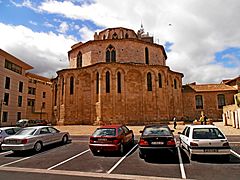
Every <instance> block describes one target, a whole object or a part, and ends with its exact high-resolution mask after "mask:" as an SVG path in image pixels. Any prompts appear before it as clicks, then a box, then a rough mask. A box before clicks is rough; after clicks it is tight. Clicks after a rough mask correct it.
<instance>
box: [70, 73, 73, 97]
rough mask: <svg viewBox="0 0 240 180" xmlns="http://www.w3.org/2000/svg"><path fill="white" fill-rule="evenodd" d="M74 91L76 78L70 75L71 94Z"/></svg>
mask: <svg viewBox="0 0 240 180" xmlns="http://www.w3.org/2000/svg"><path fill="white" fill-rule="evenodd" d="M73 91H74V78H73V76H72V77H70V94H73Z"/></svg>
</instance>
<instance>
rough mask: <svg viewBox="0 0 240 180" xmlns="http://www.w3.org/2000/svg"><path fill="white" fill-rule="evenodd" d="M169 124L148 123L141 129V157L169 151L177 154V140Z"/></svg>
mask: <svg viewBox="0 0 240 180" xmlns="http://www.w3.org/2000/svg"><path fill="white" fill-rule="evenodd" d="M173 131H174V130H171V129H170V128H169V127H168V125H158V124H156V125H147V126H145V127H144V129H143V131H140V133H141V137H140V140H139V143H138V147H139V157H140V158H142V159H145V158H147V157H149V156H150V155H154V154H159V153H162V152H164V151H166V150H167V151H169V152H171V153H173V154H174V155H176V152H177V148H176V140H175V138H174V135H173V133H172V132H173Z"/></svg>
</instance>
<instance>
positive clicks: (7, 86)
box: [5, 77, 10, 89]
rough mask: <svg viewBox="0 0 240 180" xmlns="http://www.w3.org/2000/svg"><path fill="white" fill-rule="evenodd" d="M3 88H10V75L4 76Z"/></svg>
mask: <svg viewBox="0 0 240 180" xmlns="http://www.w3.org/2000/svg"><path fill="white" fill-rule="evenodd" d="M5 89H10V77H6V79H5Z"/></svg>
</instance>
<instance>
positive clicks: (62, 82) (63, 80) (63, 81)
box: [62, 78, 64, 96]
mask: <svg viewBox="0 0 240 180" xmlns="http://www.w3.org/2000/svg"><path fill="white" fill-rule="evenodd" d="M63 95H64V78H63V79H62V96H63Z"/></svg>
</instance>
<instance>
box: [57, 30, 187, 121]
mask: <svg viewBox="0 0 240 180" xmlns="http://www.w3.org/2000/svg"><path fill="white" fill-rule="evenodd" d="M68 56H69V68H68V69H63V70H61V71H58V72H57V73H58V77H57V78H56V79H55V81H54V86H53V87H54V89H53V92H54V100H53V102H54V119H55V121H56V122H57V123H58V124H101V123H127V124H134V125H136V124H144V123H152V122H161V121H163V120H167V119H170V118H172V117H173V116H177V117H179V118H180V117H182V116H183V109H182V92H181V87H182V77H183V74H182V73H179V72H174V71H172V70H170V68H169V67H167V66H166V60H167V56H166V53H165V50H164V48H163V46H162V45H158V44H155V43H153V37H150V36H148V34H144V33H143V29H140V30H139V31H138V33H137V34H136V33H135V32H134V31H133V30H131V29H126V28H121V27H120V28H109V29H106V30H103V31H101V32H100V33H99V34H97V33H95V35H94V40H93V41H88V42H86V43H81V42H80V43H78V44H75V45H73V46H72V49H71V50H70V51H69V52H68Z"/></svg>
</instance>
